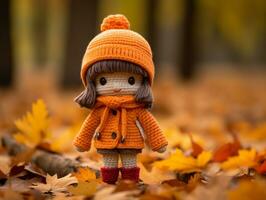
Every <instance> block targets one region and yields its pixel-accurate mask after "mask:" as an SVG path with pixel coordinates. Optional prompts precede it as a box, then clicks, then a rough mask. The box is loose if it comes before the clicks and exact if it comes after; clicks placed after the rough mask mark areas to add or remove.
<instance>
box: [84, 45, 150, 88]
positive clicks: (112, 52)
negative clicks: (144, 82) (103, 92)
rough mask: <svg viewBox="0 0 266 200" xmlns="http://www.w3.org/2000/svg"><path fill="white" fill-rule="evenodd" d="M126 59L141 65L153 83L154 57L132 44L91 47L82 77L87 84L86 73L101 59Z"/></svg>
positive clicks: (86, 54)
mask: <svg viewBox="0 0 266 200" xmlns="http://www.w3.org/2000/svg"><path fill="white" fill-rule="evenodd" d="M114 59H117V60H124V61H129V62H132V63H135V64H137V65H140V66H141V67H142V68H143V69H144V70H145V71H147V73H148V75H149V82H150V84H152V82H153V77H154V64H153V61H152V58H151V56H150V55H148V54H144V53H143V51H141V50H140V49H138V48H136V47H132V46H122V45H119V46H116V45H114V44H106V45H104V46H99V47H96V48H92V49H89V50H88V51H87V52H86V53H85V55H84V58H83V61H82V70H81V77H82V81H83V84H84V85H87V81H86V74H87V70H88V68H89V67H90V66H91V65H92V64H93V63H95V62H97V61H101V60H114Z"/></svg>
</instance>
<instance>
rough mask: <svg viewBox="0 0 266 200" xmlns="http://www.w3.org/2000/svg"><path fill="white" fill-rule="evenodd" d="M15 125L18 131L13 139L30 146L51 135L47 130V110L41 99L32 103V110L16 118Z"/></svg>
mask: <svg viewBox="0 0 266 200" xmlns="http://www.w3.org/2000/svg"><path fill="white" fill-rule="evenodd" d="M15 125H16V127H17V128H18V130H19V131H20V132H19V133H17V134H16V135H15V139H16V140H17V141H18V142H21V143H24V144H26V145H28V146H30V147H34V146H36V145H38V144H40V143H41V142H42V141H44V140H46V139H48V138H50V137H51V134H50V132H49V131H48V127H49V117H48V112H47V109H46V106H45V104H44V102H43V100H41V99H39V100H37V102H36V103H33V105H32V111H31V112H28V113H27V114H26V115H25V116H23V117H22V118H21V119H18V120H16V121H15Z"/></svg>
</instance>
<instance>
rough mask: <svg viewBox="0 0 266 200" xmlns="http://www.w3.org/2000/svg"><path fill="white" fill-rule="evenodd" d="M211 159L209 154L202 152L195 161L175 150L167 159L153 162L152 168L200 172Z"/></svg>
mask: <svg viewBox="0 0 266 200" xmlns="http://www.w3.org/2000/svg"><path fill="white" fill-rule="evenodd" d="M211 157H212V154H211V152H206V151H203V152H202V153H201V154H200V155H199V156H198V158H197V159H195V158H193V157H191V156H185V155H184V154H183V152H182V151H181V150H180V149H177V150H176V152H175V153H173V154H172V155H171V156H170V157H169V158H167V159H165V160H162V161H157V162H155V163H154V166H155V167H158V168H166V169H169V170H176V171H181V172H188V171H200V170H201V169H202V168H204V167H205V166H206V164H207V163H208V162H209V161H210V159H211Z"/></svg>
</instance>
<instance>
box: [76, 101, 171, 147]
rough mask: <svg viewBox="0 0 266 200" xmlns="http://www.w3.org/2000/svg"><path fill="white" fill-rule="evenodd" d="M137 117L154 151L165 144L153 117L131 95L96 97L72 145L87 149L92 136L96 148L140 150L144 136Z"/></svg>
mask: <svg viewBox="0 0 266 200" xmlns="http://www.w3.org/2000/svg"><path fill="white" fill-rule="evenodd" d="M111 110H116V114H115V115H114V114H112V112H111ZM136 120H138V121H139V122H140V124H141V126H142V127H143V130H144V131H145V134H146V136H147V140H148V144H149V145H150V147H151V149H152V150H154V151H156V150H159V149H160V148H162V147H164V146H166V145H167V141H166V139H165V137H164V135H163V133H162V130H161V129H160V127H159V125H158V123H157V121H156V120H155V118H154V117H153V116H152V114H151V113H150V112H149V111H148V110H147V109H145V108H144V107H143V105H141V104H137V103H136V102H135V100H134V96H100V97H98V98H97V103H96V106H95V108H94V109H93V110H92V112H91V114H90V115H89V116H88V117H87V119H86V120H85V121H84V123H83V125H82V127H81V130H80V132H79V134H78V135H77V136H76V138H75V140H74V145H75V146H77V147H79V148H81V149H84V150H88V149H90V146H91V140H92V138H93V136H94V135H95V136H96V137H95V142H94V146H95V148H97V149H114V148H121V149H123V148H125V149H129V148H132V149H142V148H143V147H144V139H143V137H142V135H141V133H140V130H139V129H138V127H137V125H136ZM122 138H124V139H123V140H124V141H122Z"/></svg>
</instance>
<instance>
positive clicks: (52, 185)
mask: <svg viewBox="0 0 266 200" xmlns="http://www.w3.org/2000/svg"><path fill="white" fill-rule="evenodd" d="M77 182H78V181H77V179H76V177H72V176H71V174H68V175H66V176H64V177H62V178H57V175H56V174H55V175H54V176H50V175H49V174H47V177H46V184H43V183H34V184H33V186H31V188H33V189H37V190H40V191H41V192H43V193H57V192H64V191H67V186H69V185H71V184H74V183H77Z"/></svg>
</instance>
